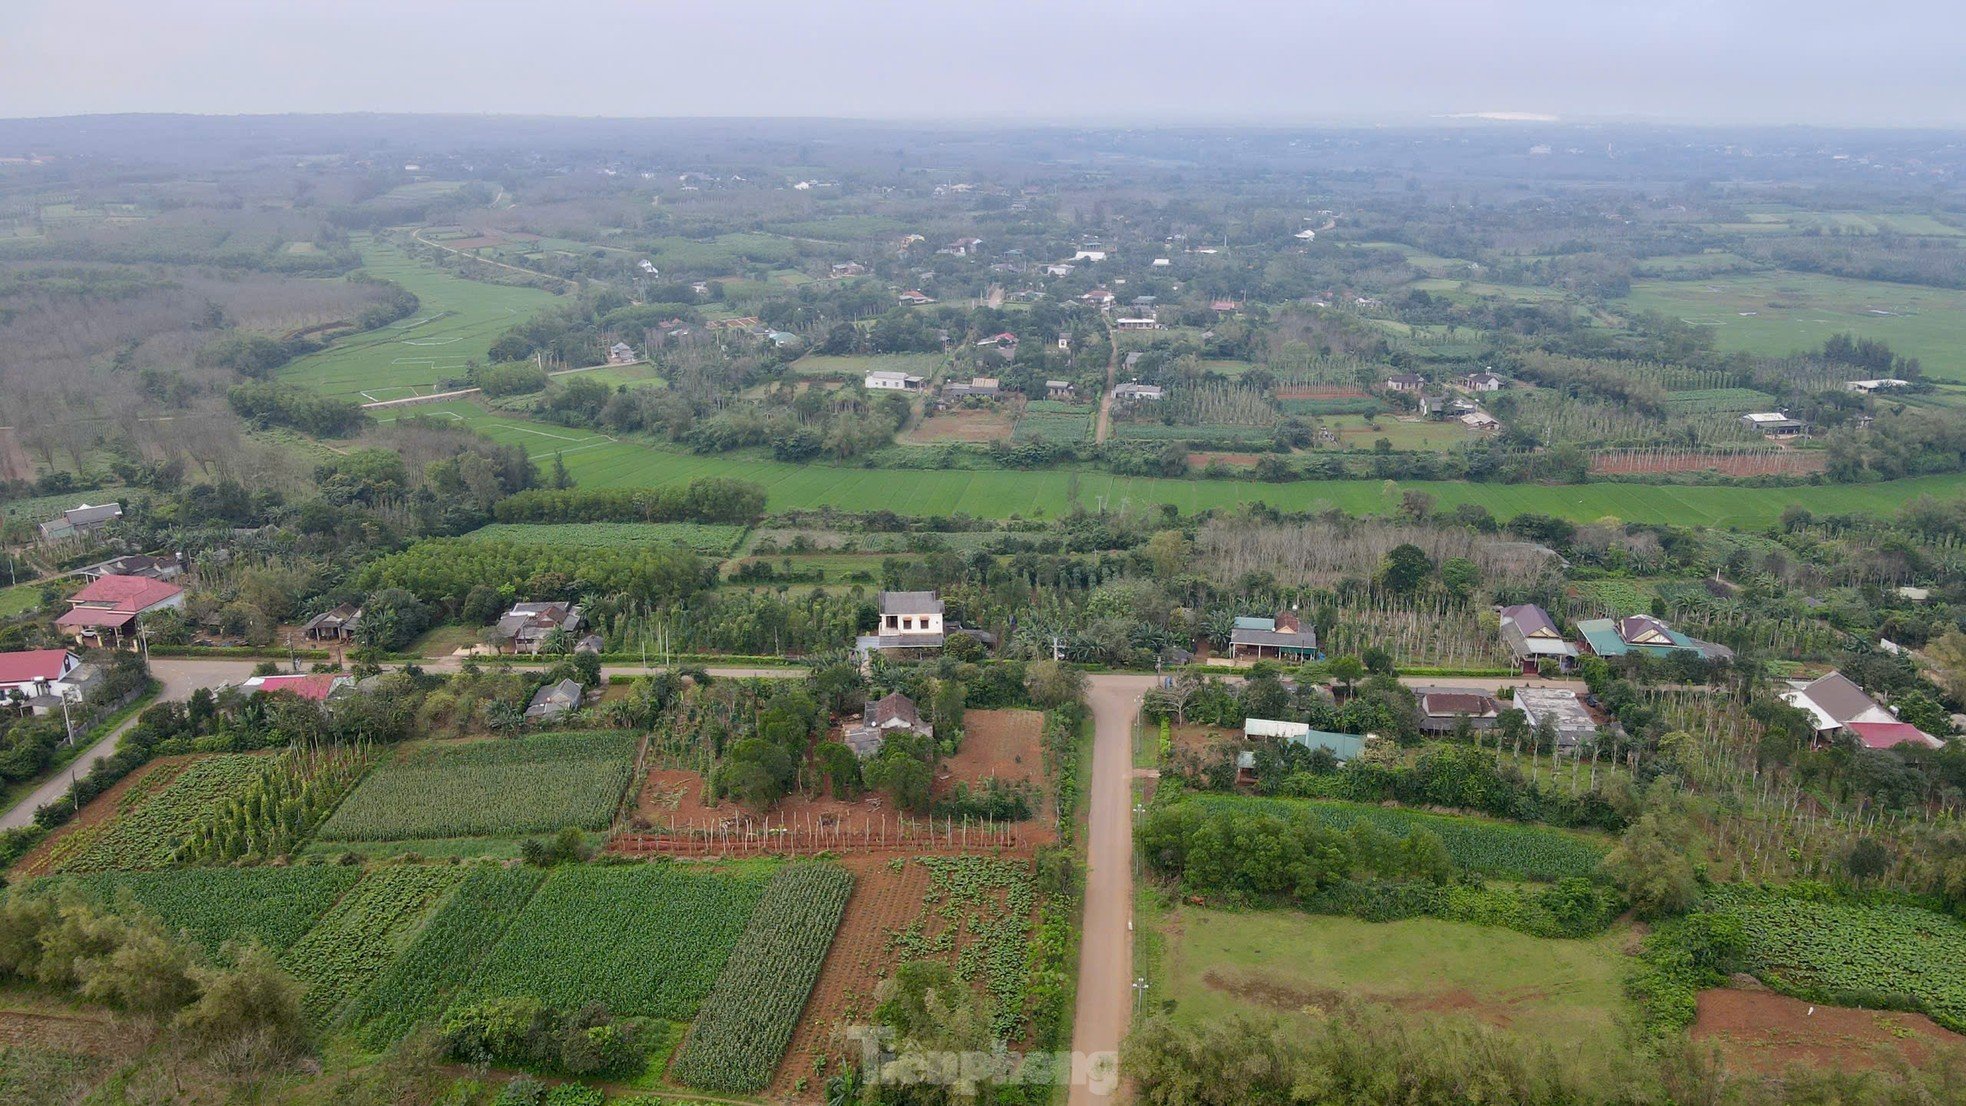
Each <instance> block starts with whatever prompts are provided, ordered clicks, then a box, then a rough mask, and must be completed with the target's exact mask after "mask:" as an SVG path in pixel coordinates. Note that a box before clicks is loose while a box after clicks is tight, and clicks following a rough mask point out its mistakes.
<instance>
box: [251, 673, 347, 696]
mask: <svg viewBox="0 0 1966 1106" xmlns="http://www.w3.org/2000/svg"><path fill="white" fill-rule="evenodd" d="M342 678H343V677H340V676H337V675H335V674H334V673H332V672H295V673H291V674H288V675H282V676H255V677H253V678H252V679H251V680H247V681H246V683H245V686H246V688H247V689H248V690H250V691H284V692H286V693H287V694H289V695H298V696H300V697H301V698H303V699H313V700H316V701H319V700H322V699H326V698H327V697H328V693H329V692H331V691H333V690H334V687H335V683H336V682H337V681H339V680H341V679H342ZM255 681H257V682H255Z"/></svg>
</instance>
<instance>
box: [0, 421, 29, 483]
mask: <svg viewBox="0 0 1966 1106" xmlns="http://www.w3.org/2000/svg"><path fill="white" fill-rule="evenodd" d="M38 471H39V470H38V469H37V468H36V467H35V464H34V458H32V457H29V456H28V455H27V450H26V448H24V447H23V446H22V445H21V444H20V436H19V435H17V434H15V433H14V428H13V427H11V426H4V427H0V480H32V479H34V477H35V476H36V475H37V474H38Z"/></svg>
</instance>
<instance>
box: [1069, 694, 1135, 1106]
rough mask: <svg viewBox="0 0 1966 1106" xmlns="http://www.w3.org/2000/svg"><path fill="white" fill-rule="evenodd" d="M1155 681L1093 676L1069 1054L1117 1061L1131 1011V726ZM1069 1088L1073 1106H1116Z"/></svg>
mask: <svg viewBox="0 0 1966 1106" xmlns="http://www.w3.org/2000/svg"><path fill="white" fill-rule="evenodd" d="M1153 686H1154V677H1152V676H1093V677H1091V678H1089V679H1088V680H1087V681H1086V697H1087V701H1088V702H1089V703H1091V705H1092V718H1093V737H1092V781H1091V786H1090V788H1089V791H1090V796H1091V804H1090V809H1089V811H1088V813H1087V817H1086V875H1085V930H1084V934H1083V937H1082V944H1081V945H1080V948H1079V993H1078V1011H1077V1014H1076V1015H1075V1017H1074V1020H1073V1023H1072V1051H1073V1052H1074V1053H1076V1054H1078V1055H1079V1056H1087V1057H1090V1056H1094V1055H1096V1054H1100V1053H1105V1054H1113V1055H1116V1054H1117V1053H1118V1052H1119V1047H1120V1041H1121V1040H1122V1039H1123V1038H1124V1037H1125V1036H1126V1027H1127V1022H1128V1021H1129V1020H1130V1019H1131V1017H1132V1013H1133V780H1132V777H1133V722H1134V719H1135V718H1136V717H1137V716H1138V714H1139V712H1140V697H1141V695H1143V694H1144V693H1145V692H1146V691H1147V690H1148V689H1149V688H1151V687H1153ZM1123 1093H1124V1091H1123V1090H1122V1091H1121V1092H1118V1093H1114V1094H1100V1093H1096V1092H1095V1091H1094V1090H1093V1089H1092V1088H1091V1087H1090V1086H1087V1085H1086V1084H1084V1083H1082V1082H1074V1083H1073V1084H1072V1093H1071V1099H1070V1101H1071V1103H1072V1106H1092V1104H1094V1103H1103V1102H1114V1101H1118V1100H1119V1099H1120V1097H1121V1095H1122V1094H1123Z"/></svg>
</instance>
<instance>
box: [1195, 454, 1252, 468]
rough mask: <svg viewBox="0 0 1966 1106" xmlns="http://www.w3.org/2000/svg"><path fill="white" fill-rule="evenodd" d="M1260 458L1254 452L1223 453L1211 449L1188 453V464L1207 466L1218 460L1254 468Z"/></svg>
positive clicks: (1227, 463) (1240, 466)
mask: <svg viewBox="0 0 1966 1106" xmlns="http://www.w3.org/2000/svg"><path fill="white" fill-rule="evenodd" d="M1258 460H1259V458H1258V457H1257V455H1256V454H1254V453H1222V452H1217V451H1214V450H1209V451H1205V452H1195V453H1190V454H1188V466H1189V467H1190V468H1207V467H1208V466H1209V465H1210V464H1213V463H1215V462H1217V461H1220V462H1221V463H1222V464H1225V465H1229V466H1232V467H1234V468H1254V467H1255V466H1256V462H1257V461H1258Z"/></svg>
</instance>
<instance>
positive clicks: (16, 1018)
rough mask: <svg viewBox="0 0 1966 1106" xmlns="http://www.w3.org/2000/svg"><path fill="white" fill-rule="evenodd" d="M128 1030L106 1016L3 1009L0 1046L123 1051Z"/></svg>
mask: <svg viewBox="0 0 1966 1106" xmlns="http://www.w3.org/2000/svg"><path fill="white" fill-rule="evenodd" d="M129 1036H130V1033H129V1031H127V1030H125V1029H122V1028H119V1027H118V1026H117V1025H116V1023H115V1022H113V1021H111V1020H110V1019H109V1018H107V1017H88V1016H85V1015H79V1014H72V1013H66V1012H61V1011H55V1010H31V1009H21V1010H0V1048H30V1049H58V1050H60V1051H62V1052H68V1053H74V1054H78V1055H87V1056H105V1055H109V1054H111V1053H114V1052H117V1051H120V1050H121V1049H122V1048H123V1047H124V1045H125V1044H126V1042H127V1039H128V1038H129Z"/></svg>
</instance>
